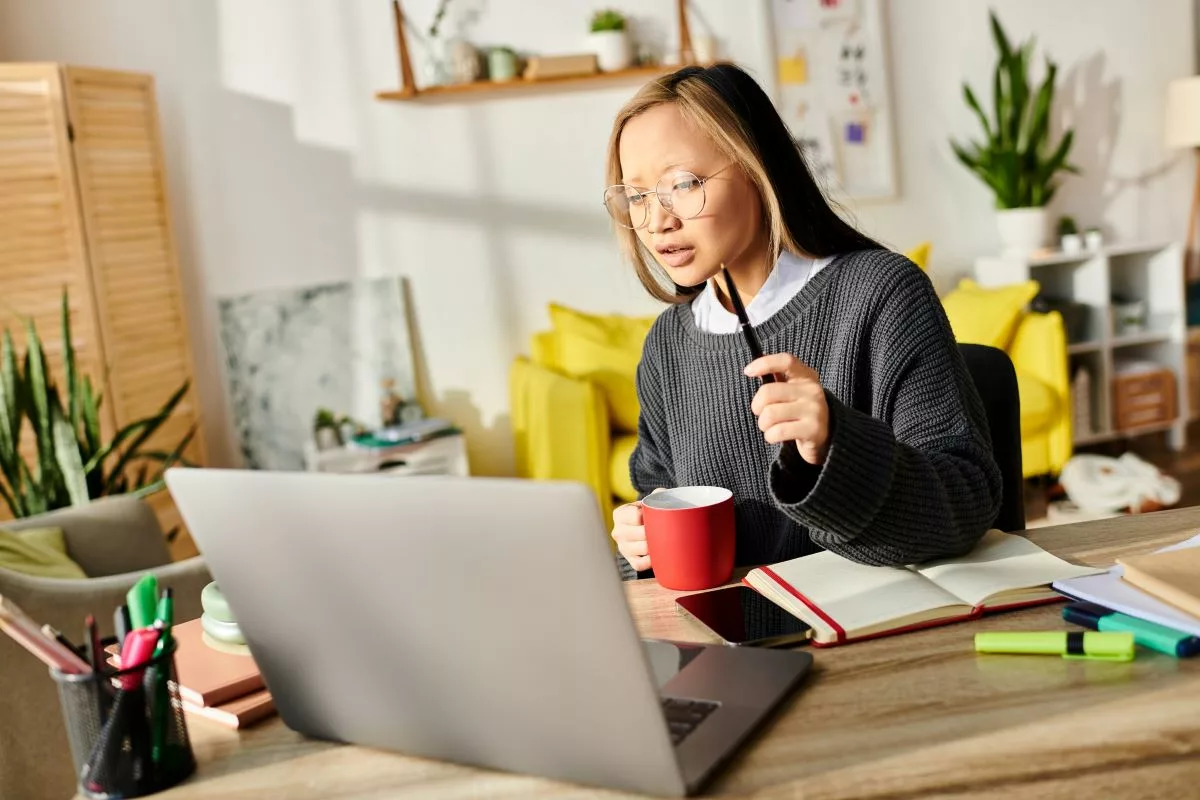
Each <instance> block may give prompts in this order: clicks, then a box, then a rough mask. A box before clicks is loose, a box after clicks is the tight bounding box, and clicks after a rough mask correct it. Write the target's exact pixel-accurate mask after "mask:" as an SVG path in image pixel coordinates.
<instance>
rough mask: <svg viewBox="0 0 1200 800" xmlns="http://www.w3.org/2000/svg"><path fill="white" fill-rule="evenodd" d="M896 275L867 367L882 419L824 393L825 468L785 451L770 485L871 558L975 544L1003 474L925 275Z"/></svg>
mask: <svg viewBox="0 0 1200 800" xmlns="http://www.w3.org/2000/svg"><path fill="white" fill-rule="evenodd" d="M915 272H916V271H915V270H913V271H912V272H901V278H900V280H899V281H897V283H898V284H899V285H895V286H891V287H889V289H888V291H887V292H885V293H883V294H884V296H883V297H882V298H881V302H880V304H879V305H878V306H877V307H876V308H877V309H878V310H877V312H876V313H877V314H878V317H877V319H876V321H875V323H874V324H873V325H872V326H871V331H872V332H871V335H870V337H868V341H866V342H864V345H868V346H869V350H868V351H867V352H866V353H864V354H863V356H862V358H864V359H866V363H864V364H863V365H862V366H863V367H865V369H862V370H860V372H861V374H863V375H866V376H869V378H868V379H867V380H868V381H869V386H870V389H871V394H870V396H871V397H872V398H875V403H874V406H875V408H876V409H878V410H879V413H881V415H882V416H883V417H884V418H883V419H879V418H876V417H873V416H871V415H870V414H868V413H865V412H863V411H860V410H857V409H855V408H852V407H850V406H849V405H847V404H845V403H843V402H842V401H841V400H839V399H838V398H837V397H835V396H833V394H832V393H830V392H828V391H826V401H827V403H828V406H829V415H830V425H831V435H830V446H829V452H828V455H827V457H826V460H825V463H824V464H823V465H822V466H819V467H817V466H813V465H810V464H808V463H807V462H805V461H803V459H801V458H800V455H799V453H798V452H797V451H796V450H795V448H794V447H791V446H784V447H781V450H780V454H779V456H778V458H776V460H775V461H774V462H773V463H772V465H771V469H770V488H771V493H772V495H773V497H774V500H775V502H776V503H777V504H778V506H779V507H780V508H781V509H782V510H783V512H784V513H785V514H787V515H788V516H789V517H791V518H792V519H794V520H795V521H796V522H798V523H800V524H801V525H803V526H805V527H806V528H808V531H809V535H810V536H811V538H812V540H813V541H814V542H815V543H816V544H818V545H820V546H821V547H824V548H825V549H827V550H830V551H832V552H834V553H837V554H839V555H841V556H844V557H846V558H849V559H852V560H854V561H858V562H861V563H865V564H875V565H901V564H910V563H917V562H921V561H927V560H929V559H933V558H948V557H954V556H958V555H962V554H964V553H966V552H968V551H969V550H970V549H971V548H972V547H974V546H975V544H976V543H977V542H978V541H979V539H980V538H981V537H982V536H983V534H984V533H985V532H986V531H987V529H988V528H989V527H990V526H991V524H992V521H993V520H994V519H995V516H996V512H997V510H998V509H999V505H1000V496H1001V478H1000V471H999V468H998V467H997V466H996V462H995V459H994V458H993V457H992V453H991V440H990V438H989V433H988V429H987V418H986V416H985V414H984V410H983V404H982V402H981V401H980V399H979V395H978V393H977V391H976V389H975V385H974V383H973V381H972V380H971V378H970V375H969V373H968V372H967V369H966V365H965V363H964V362H963V360H962V356H961V355H960V353H959V351H958V346H957V344H956V342H955V340H954V335H953V333H952V332H951V329H950V325H949V323H948V321H947V320H946V316H945V312H944V311H943V310H942V307H941V304H940V302H939V301H938V299H937V296H936V295H935V294H934V292H933V287H932V285H930V283H929V281H928V279H927V278H925V277H924V276H923V275H920V274H919V273H918V274H915V275H914V274H913V273H915Z"/></svg>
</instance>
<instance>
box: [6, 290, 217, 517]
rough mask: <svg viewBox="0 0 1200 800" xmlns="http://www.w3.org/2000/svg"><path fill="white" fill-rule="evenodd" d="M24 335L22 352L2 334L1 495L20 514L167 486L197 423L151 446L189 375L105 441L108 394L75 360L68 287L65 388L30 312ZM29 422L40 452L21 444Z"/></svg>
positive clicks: (64, 322) (64, 321)
mask: <svg viewBox="0 0 1200 800" xmlns="http://www.w3.org/2000/svg"><path fill="white" fill-rule="evenodd" d="M25 338H26V348H25V353H24V354H23V355H22V356H21V357H19V358H18V356H17V352H16V347H15V346H14V344H13V337H12V335H11V334H10V333H9V331H8V330H7V328H6V329H5V331H4V334H3V338H2V339H0V479H2V481H0V498H2V499H3V500H4V502H5V504H6V505H7V506H8V508H9V510H10V511H11V512H12V514H13V516H14V517H29V516H33V515H35V514H41V513H44V512H46V511H52V510H54V509H56V508H64V507H66V506H80V505H85V504H87V503H88V502H89V501H91V500H94V499H96V498H98V497H102V496H105V495H114V494H135V495H138V496H143V497H144V496H146V495H149V494H152V493H154V492H156V491H159V490H161V489H162V488H163V487H164V486H165V482H164V480H163V473H164V472H165V471H166V470H167V469H168V468H169V467H172V466H174V465H176V464H188V462H187V460H186V459H185V458H184V457H183V453H184V451H185V450H186V449H187V447H188V445H189V444H190V443H191V441H192V438H193V437H194V436H195V435H196V427H195V426H194V425H193V426H192V428H191V429H190V430H188V432H187V433H186V434H185V435H184V436H183V438H182V439H181V440H180V441H179V442H178V443H175V444H174V446H173V447H172V448H171V449H170V451H166V450H160V449H149V448H148V446H147V444H148V442H149V440H150V438H151V437H152V436H153V435H154V434H155V432H156V431H158V430H159V428H161V427H162V426H163V424H164V423H165V422H166V421H167V420H168V419H169V418H170V416H171V414H172V413H173V412H174V411H175V408H176V407H177V406H178V405H179V403H180V401H181V400H182V399H183V398H184V396H185V395H186V394H187V389H188V383H187V382H184V384H183V385H182V386H180V387H179V388H178V389H176V390H175V392H174V393H173V394H172V395H171V396H170V397H169V398H167V400H166V402H165V403H164V404H163V406H162V408H160V409H159V410H158V411H157V412H156V413H154V414H153V415H151V416H149V417H145V418H143V419H139V420H137V421H135V422H131V423H130V424H128V425H126V426H124V427H123V428H121V429H120V430H118V431H117V432H116V433H115V434H114V435H113V437H112V438H111V439H110V440H108V441H107V442H104V441H102V430H101V425H100V404H101V399H102V398H101V396H100V394H99V393H97V392H96V390H95V389H94V388H93V387H92V381H91V379H90V378H89V377H88V376H86V375H80V374H79V370H78V368H77V367H76V364H75V348H74V345H73V343H72V341H71V324H70V312H69V310H68V304H67V292H66V291H65V290H64V291H63V297H62V338H63V342H62V365H63V376H64V386H63V388H62V389H61V390H60V388H59V386H58V384H57V383H56V382H55V381H54V380H53V378H52V377H51V375H50V367H49V364H48V362H47V358H46V351H45V348H44V347H43V346H42V342H41V338H40V337H39V336H38V332H37V328H36V327H35V325H34V323H33V321H32V320H30V319H26V320H25ZM23 426H28V431H29V433H31V434H32V436H33V444H34V452H33V453H32V454H29V456H28V457H26V454H25V453H23V452H22V448H21V435H22V433H23V432H24V431H23ZM169 538H171V537H170V535H168V539H169Z"/></svg>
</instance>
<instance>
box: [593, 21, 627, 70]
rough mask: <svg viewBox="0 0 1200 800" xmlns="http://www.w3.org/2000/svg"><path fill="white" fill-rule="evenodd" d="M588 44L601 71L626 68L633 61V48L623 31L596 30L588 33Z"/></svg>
mask: <svg viewBox="0 0 1200 800" xmlns="http://www.w3.org/2000/svg"><path fill="white" fill-rule="evenodd" d="M588 46H589V48H590V49H591V51H592V52H593V53H595V54H596V61H597V62H598V63H599V66H600V71H601V72H614V71H616V70H619V69H628V67H629V66H630V65H631V64H632V63H633V48H631V47H630V46H629V36H627V35H626V33H625V31H596V32H595V33H590V34H588Z"/></svg>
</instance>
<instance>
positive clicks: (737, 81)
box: [607, 64, 882, 303]
mask: <svg viewBox="0 0 1200 800" xmlns="http://www.w3.org/2000/svg"><path fill="white" fill-rule="evenodd" d="M663 103H675V104H677V105H678V106H679V110H680V112H681V113H682V114H683V115H684V117H685V118H686V119H687V120H689V121H690V122H691V123H692V124H694V125H696V126H697V128H698V129H699V130H701V131H703V132H705V133H706V134H708V135H709V136H711V137H712V139H713V141H714V142H715V143H716V145H717V147H719V148H720V149H721V150H722V151H723V152H724V153H725V154H726V155H727V156H728V157H729V158H730V159H731V160H733V161H734V162H735V163H737V164H738V165H739V166H740V167H741V168H742V170H743V171H744V172H745V173H746V176H747V177H748V178H749V179H750V181H751V182H752V183H754V185H755V187H756V188H757V190H758V194H759V198H760V200H761V201H762V208H763V213H764V214H765V215H766V217H767V229H768V233H769V242H770V252H771V254H772V257H773V258H778V256H779V252H780V251H781V250H788V251H791V252H794V253H797V254H800V255H807V256H811V257H813V258H823V257H826V256H832V255H837V254H839V253H847V252H851V251H853V250H872V249H882V245H880V244H879V243H877V242H876V241H874V240H873V239H871V238H870V237H869V236H866V235H865V234H863V233H861V232H860V231H858V230H857V229H856V228H854V226H852V225H850V224H849V223H848V222H846V221H845V220H844V219H842V217H841V216H839V215H838V213H837V212H836V211H835V210H834V209H833V207H832V206H830V204H829V201H828V200H826V198H825V196H824V194H822V192H821V189H820V187H819V186H817V182H816V181H814V180H813V177H812V174H811V173H810V172H809V171H808V165H807V164H805V162H804V156H803V154H802V153H801V151H800V146H799V145H798V144H797V143H796V141H795V140H794V139H793V138H792V135H791V133H790V132H789V131H788V129H787V125H786V124H784V121H783V119H782V118H781V117H780V116H779V112H777V111H776V110H775V106H774V105H773V104H772V103H771V99H770V98H769V97H767V94H766V92H764V91H763V90H762V87H760V86H759V85H758V83H757V82H756V81H755V80H754V79H753V78H751V77H750V76H749V75H748V74H746V72H745V71H743V70H742V69H741V68H740V67H737V66H734V65H733V64H714V65H713V66H710V67H683V68H682V69H679V70H676V71H675V72H672V73H671V74H670V75H665V76H663V77H662V78H659V79H657V80H655V81H651V82H650V83H648V84H646V85H645V86H643V87H642V89H641V90H640V91H639V92H638V93H637V94H636V95H635V96H634V98H633V99H632V100H630V101H629V102H628V103H627V104H626V105H625V107H624V108H622V109H621V110H620V112H618V114H617V118H616V120H615V122H614V123H613V131H612V136H611V137H610V139H609V145H608V170H607V173H608V183H609V184H610V185H612V184H617V183H620V182H621V161H620V145H621V132H622V131H623V130H624V129H625V125H626V124H627V123H628V122H629V120H631V119H633V118H634V117H636V116H638V115H639V114H642V113H644V112H646V111H648V110H649V109H651V108H654V107H655V106H658V105H662V104H663ZM618 236H620V238H621V246H622V249H623V250H624V251H625V253H626V255H627V256H628V257H629V259H630V260H631V261H632V262H633V265H634V267H635V268H636V269H637V273H638V278H639V279H640V280H641V282H642V285H643V286H645V287H646V290H647V291H648V292H650V293H651V294H652V295H654V296H655V297H657V298H659V299H660V300H665V301H666V302H669V303H681V302H686V301H688V300H690V299H691V298H692V297H694V296H695V295H696V294H697V293H698V292H699V291H700V290H701V289H703V286H694V287H682V286H676V287H675V290H674V291H673V292H672V291H671V290H669V289H668V288H666V287H665V286H664V278H665V277H666V276H665V275H663V274H662V270H661V268H659V267H658V265H657V263H656V262H655V260H654V257H653V256H652V255H651V254H650V253H649V252H647V251H646V249H645V248H644V247H643V246H642V244H641V242H640V240H639V239H638V237H637V233H636V231H631V230H628V229H626V228H618ZM666 283H667V285H670V282H669V281H666Z"/></svg>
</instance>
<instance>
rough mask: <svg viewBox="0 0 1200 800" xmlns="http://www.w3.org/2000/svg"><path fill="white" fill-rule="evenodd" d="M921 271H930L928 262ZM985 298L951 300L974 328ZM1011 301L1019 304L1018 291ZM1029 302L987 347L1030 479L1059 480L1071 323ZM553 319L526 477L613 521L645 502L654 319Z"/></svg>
mask: <svg viewBox="0 0 1200 800" xmlns="http://www.w3.org/2000/svg"><path fill="white" fill-rule="evenodd" d="M918 253H919V254H920V255H921V256H927V254H928V248H927V247H924V249H923V252H922V251H917V250H915V251H912V252H911V253H910V254H909V256H910V258H911V257H912V256H913V255H916V254H918ZM914 260H916V259H914ZM919 263H920V264H921V265H922V266H924V261H923V259H922V261H921V262H919ZM960 288H962V287H961V285H960ZM956 291H957V290H956ZM1035 291H1036V289H1035ZM979 294H981V295H982V296H980V297H975V296H971V297H964V296H962V294H961V293H960V294H958V295H956V294H955V292H951V293H950V295H949V296H948V297H947V298H946V301H947V302H949V303H950V307H949V308H948V309H947V312H948V314H949V313H950V312H951V311H953V310H955V309H960V310H961V309H965V310H966V311H967V312H969V315H970V316H971V318H972V319H973V320H979V319H983V318H984V317H985V316H986V315H983V314H981V313H980V308H979V305H980V303H981V302H984V301H986V300H987V299H988V298H987V297H986V291H984V292H981V293H979ZM1031 296H1032V295H1031ZM964 299H966V300H970V301H972V302H968V303H963V302H961V301H962V300H964ZM1005 299H1006V300H1007V301H1009V302H1010V304H1011V302H1012V297H1011V293H1010V295H1006V296H1005ZM1027 302H1028V299H1025V300H1023V301H1021V302H1020V304H1019V305H1018V306H1017V307H1016V308H1015V309H1014V310H1013V312H1012V314H1011V319H1009V320H1008V322H1007V323H1006V324H1007V328H1006V329H1005V330H1004V331H1002V339H1003V341H999V342H992V341H985V342H982V343H989V344H997V345H998V346H1000V347H1001V348H1002V349H1004V350H1006V351H1007V352H1008V353H1009V355H1010V357H1011V358H1012V360H1013V363H1014V366H1015V367H1016V371H1017V383H1018V387H1019V392H1020V397H1021V450H1022V459H1023V462H1024V473H1025V476H1026V477H1031V476H1034V475H1041V474H1046V473H1051V474H1054V473H1057V472H1058V471H1059V470H1061V469H1062V466H1063V464H1065V463H1066V460H1067V459H1068V458H1070V456H1071V427H1070V425H1071V422H1070V420H1071V415H1070V401H1069V380H1068V376H1067V362H1066V334H1065V331H1064V328H1063V323H1062V318H1061V317H1060V316H1059V315H1058V314H1057V313H1052V314H1038V313H1033V312H1026V311H1023V310H1021V309H1022V307H1023V306H1024V305H1025V303H1027ZM550 317H551V328H550V329H549V330H547V331H542V332H539V333H537V334H535V335H534V337H533V341H532V342H531V352H530V355H529V356H519V357H518V358H517V359H516V360H515V361H514V362H513V364H512V368H511V370H510V373H509V390H510V401H511V408H512V426H513V437H514V447H515V455H516V467H517V474H518V475H520V476H523V477H526V478H532V479H537V480H575V481H580V482H582V483H585V484H587V485H588V486H590V487H592V490H593V491H594V492H595V493H596V498H597V503H598V505H599V508H600V512H601V514H603V516H604V519H605V520H608V519H609V518H610V515H611V513H612V509H613V507H614V505H618V504H620V503H623V502H628V501H631V500H636V499H637V493H636V491H635V490H634V488H633V484H632V483H631V481H630V479H629V457H630V455H631V454H632V453H633V449H634V447H635V446H636V445H637V433H636V430H637V397H636V394H634V391H635V390H634V385H635V384H634V379H635V373H636V368H637V362H638V360H639V358H640V357H641V346H642V341H643V339H644V338H645V334H646V332H647V331H648V330H649V327H650V325H651V323H652V322H653V318H652V317H627V316H623V315H619V314H613V315H592V314H585V313H582V312H579V311H574V310H572V309H568V308H566V307H564V306H560V305H551V306H550ZM951 322H952V324H954V323H955V319H954V318H953V316H952V319H951ZM958 327H962V326H961V325H959V326H958ZM969 334H974V331H968V332H967V334H959V331H958V330H957V328H956V335H959V339H960V341H964V342H965V341H979V340H980V339H982V338H986V337H981V336H977V335H969Z"/></svg>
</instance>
